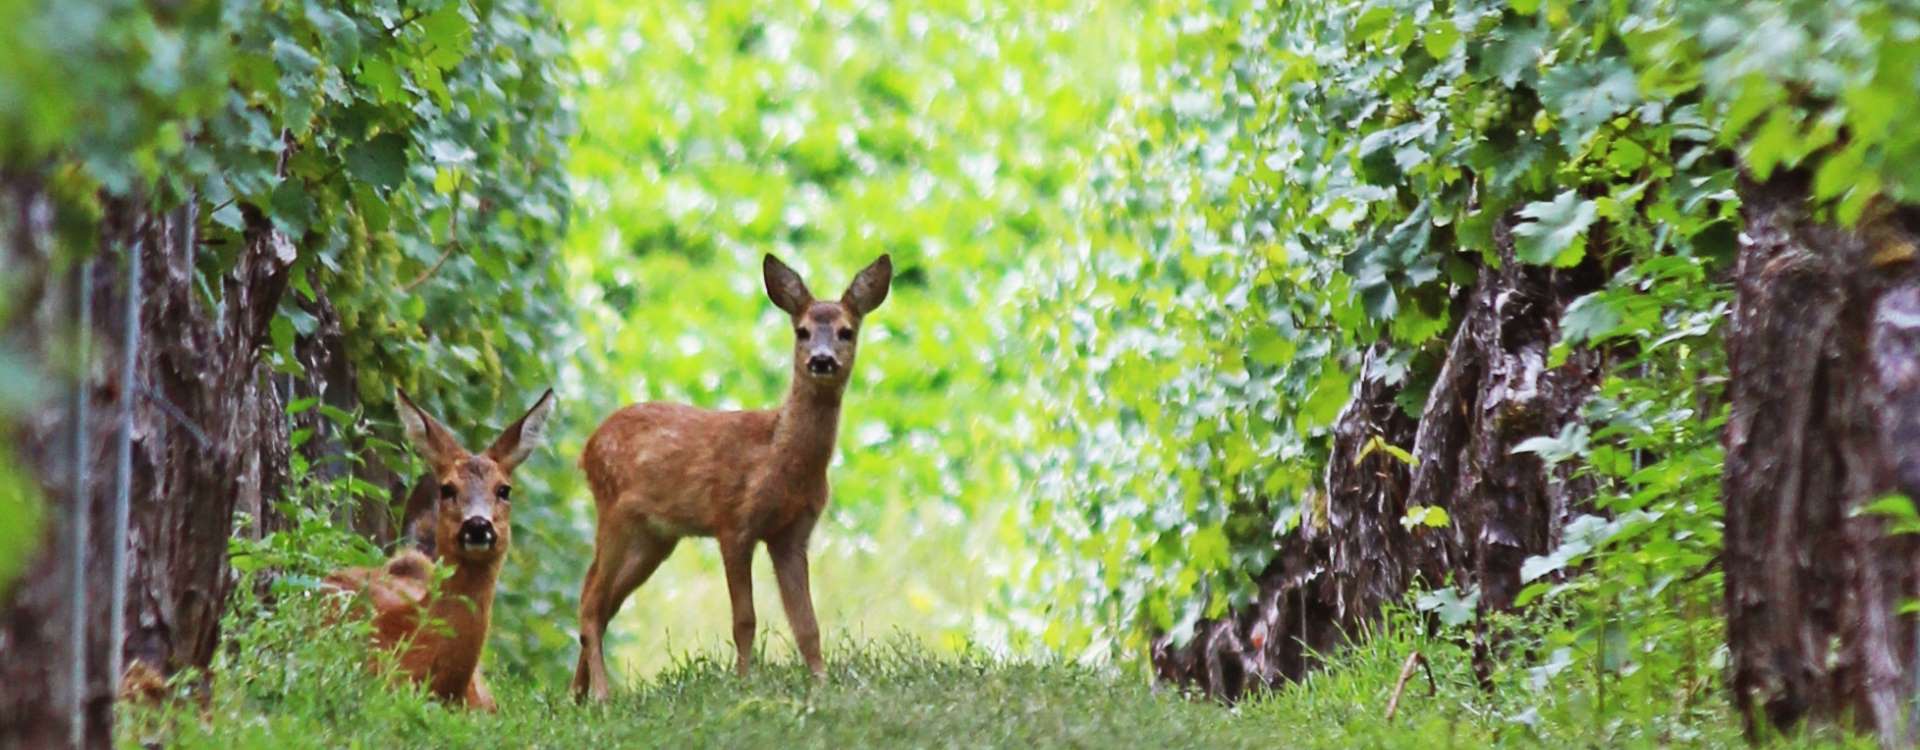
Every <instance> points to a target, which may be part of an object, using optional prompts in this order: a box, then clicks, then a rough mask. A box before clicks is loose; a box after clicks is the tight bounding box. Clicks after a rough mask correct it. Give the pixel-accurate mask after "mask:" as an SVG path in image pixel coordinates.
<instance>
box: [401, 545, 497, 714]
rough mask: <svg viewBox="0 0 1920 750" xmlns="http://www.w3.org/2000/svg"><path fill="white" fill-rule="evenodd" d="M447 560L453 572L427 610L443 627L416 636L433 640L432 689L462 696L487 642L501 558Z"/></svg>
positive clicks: (417, 639)
mask: <svg viewBox="0 0 1920 750" xmlns="http://www.w3.org/2000/svg"><path fill="white" fill-rule="evenodd" d="M446 562H447V563H448V564H450V565H452V566H453V575H451V576H448V577H447V579H446V580H445V581H443V582H441V584H440V590H439V593H438V595H436V596H435V597H434V601H433V606H432V607H431V608H429V609H428V610H427V612H428V616H429V617H430V618H431V619H430V621H431V622H437V623H442V627H444V628H445V629H444V630H440V631H437V635H435V636H428V635H427V633H422V634H420V635H416V636H415V639H416V641H419V640H423V639H424V640H428V641H429V642H431V643H433V649H434V654H433V670H432V674H433V677H432V680H433V682H432V690H433V692H434V693H436V694H439V695H443V696H461V695H465V694H466V691H467V684H468V683H469V682H471V681H472V680H473V671H474V669H476V668H478V667H479V666H480V652H481V650H483V649H484V648H485V647H486V645H487V629H488V625H489V624H490V623H491V621H492V618H493V587H494V583H495V581H497V580H498V579H499V577H500V560H494V561H492V562H487V563H473V562H459V561H452V560H448V561H446ZM432 627H433V626H429V628H432ZM429 632H435V631H432V630H429ZM423 636H426V638H423Z"/></svg>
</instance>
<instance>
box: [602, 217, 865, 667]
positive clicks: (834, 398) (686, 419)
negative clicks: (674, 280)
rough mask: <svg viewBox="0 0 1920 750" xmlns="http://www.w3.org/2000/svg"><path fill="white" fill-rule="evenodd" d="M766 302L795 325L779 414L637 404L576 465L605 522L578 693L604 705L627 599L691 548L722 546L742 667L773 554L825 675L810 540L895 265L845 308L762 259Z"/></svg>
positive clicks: (607, 425) (857, 290)
mask: <svg viewBox="0 0 1920 750" xmlns="http://www.w3.org/2000/svg"><path fill="white" fill-rule="evenodd" d="M761 265H762V268H761V271H762V274H763V275H764V276H765V279H766V285H767V296H768V297H770V298H772V299H773V303H774V304H775V305H778V306H779V307H780V309H781V310H784V311H786V313H787V314H788V315H790V316H792V322H793V336H794V344H793V385H792V387H791V388H790V389H789V390H788V391H787V397H786V401H785V402H783V403H781V405H780V407H779V408H777V409H773V410H771V411H708V410H705V409H696V408H693V407H690V406H682V405H679V404H663V403H646V404H634V405H632V406H628V407H626V408H624V409H621V410H619V411H617V412H614V413H613V416H610V417H607V421H606V422H604V423H602V424H601V425H600V428H599V429H597V430H595V431H594V433H593V437H591V438H588V439H587V446H586V450H585V452H584V453H582V455H581V456H580V466H581V468H583V469H585V470H586V473H587V485H588V486H589V487H590V488H591V489H592V490H593V500H594V506H595V507H596V508H597V510H598V513H599V529H598V533H597V534H596V536H595V537H594V545H593V564H592V565H591V566H590V567H589V568H588V569H587V580H586V584H585V585H584V586H583V587H582V589H581V592H580V663H579V665H578V666H577V667H576V668H575V669H574V673H573V691H574V694H575V695H582V694H591V695H592V696H593V698H595V699H596V700H604V699H605V698H606V697H607V690H608V685H607V668H606V657H605V654H604V653H603V652H602V650H601V637H602V636H603V635H605V633H606V629H607V622H608V621H609V620H612V619H613V615H614V613H615V612H618V611H619V610H620V605H621V603H622V602H624V601H626V598H627V595H628V594H630V593H632V592H633V590H634V589H635V588H638V587H639V586H640V584H642V583H645V582H646V580H647V577H648V576H650V575H652V574H653V571H654V570H655V569H657V568H659V567H660V563H661V562H662V561H664V560H666V559H667V555H669V554H672V552H673V548H674V546H675V545H676V544H678V543H679V541H680V538H681V537H687V536H710V537H713V538H714V539H715V540H716V541H717V542H719V545H720V559H721V562H722V564H723V565H724V566H725V568H726V575H727V593H728V595H729V596H730V597H731V599H732V601H733V646H734V649H735V650H736V661H735V670H736V671H737V672H739V673H740V674H742V675H745V674H746V673H747V663H748V659H749V654H751V653H752V651H753V635H754V615H753V579H752V576H751V572H752V561H753V550H754V547H755V546H756V545H758V544H759V543H760V542H763V541H764V542H766V543H767V552H768V554H770V555H771V556H772V557H773V569H774V574H775V577H776V578H777V579H778V582H779V585H780V601H781V603H782V604H783V605H784V606H785V607H786V610H787V623H788V624H789V625H791V626H792V628H793V638H794V641H795V642H796V643H797V644H798V645H799V647H800V654H801V656H802V657H803V658H805V659H806V662H807V668H808V669H810V670H812V671H813V673H814V675H815V676H819V675H822V674H823V666H822V663H821V661H820V626H819V625H818V623H816V622H815V621H814V617H813V595H812V594H811V593H810V592H809V591H808V589H807V586H808V583H807V537H808V536H809V535H811V534H812V533H813V525H814V522H815V521H817V520H819V518H820V513H821V511H822V510H824V509H825V508H826V505H827V461H828V460H829V459H830V458H832V456H833V441H834V434H835V432H836V431H837V430H838V429H839V425H840V399H841V396H842V395H843V394H844V393H845V392H846V389H847V378H848V376H849V375H850V374H851V373H852V372H853V357H854V350H855V348H856V347H855V340H856V338H857V337H858V336H859V333H860V324H861V321H862V320H864V319H865V318H866V315H867V313H870V312H873V309H874V308H876V307H879V306H880V303H881V302H883V301H885V300H886V298H887V287H888V285H889V283H891V281H892V279H893V261H892V259H891V258H889V257H888V256H885V255H882V256H880V259H879V260H876V261H874V262H873V264H872V265H869V266H867V267H866V268H865V269H863V270H861V271H860V273H859V274H858V275H856V276H855V277H854V279H853V284H852V285H850V286H849V287H848V288H847V291H846V293H845V294H843V295H841V297H840V300H839V301H838V302H833V301H826V300H816V299H814V298H813V294H812V293H810V292H808V291H807V285H806V284H805V283H804V282H802V281H801V280H800V276H799V274H796V273H794V272H793V269H791V268H788V267H787V266H786V264H784V263H781V262H780V261H779V260H778V259H776V258H774V257H773V256H772V255H768V256H766V258H765V260H764V261H763V262H762V264H761Z"/></svg>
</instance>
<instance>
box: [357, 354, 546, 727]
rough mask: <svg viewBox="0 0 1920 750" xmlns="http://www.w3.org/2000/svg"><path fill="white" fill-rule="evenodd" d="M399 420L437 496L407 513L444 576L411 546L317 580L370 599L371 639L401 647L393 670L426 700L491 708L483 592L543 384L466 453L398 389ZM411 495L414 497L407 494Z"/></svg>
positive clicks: (489, 586)
mask: <svg viewBox="0 0 1920 750" xmlns="http://www.w3.org/2000/svg"><path fill="white" fill-rule="evenodd" d="M394 395H395V396H396V399H395V400H396V402H397V403H398V405H399V407H400V422H401V423H402V424H403V425H405V426H406V430H407V438H408V439H409V440H411V441H412V443H413V445H414V447H415V448H416V449H417V450H419V451H420V454H421V456H422V457H424V458H426V459H427V464H428V469H429V471H430V472H431V473H430V476H432V477H433V481H434V482H435V483H436V484H437V485H438V497H439V500H438V501H437V503H435V504H434V506H433V507H432V508H431V509H426V510H427V512H425V513H424V514H423V515H422V516H421V518H419V519H413V525H414V526H415V528H418V529H421V530H423V531H424V530H428V529H430V530H431V533H432V535H433V546H432V548H431V549H432V550H433V554H434V555H436V556H437V557H438V558H439V561H440V564H442V565H447V566H450V567H452V568H453V574H452V575H450V576H448V577H447V578H446V580H444V581H441V583H440V586H439V588H438V589H437V590H431V587H432V586H433V578H434V576H433V566H434V562H433V560H432V559H431V558H429V557H428V556H427V554H426V553H423V552H421V551H420V550H418V549H409V550H406V551H403V552H401V553H399V554H397V555H395V556H394V557H393V559H392V560H390V561H388V562H387V564H386V565H384V566H382V567H379V568H347V569H345V570H340V571H337V572H335V573H333V574H332V575H329V576H327V579H326V581H325V583H324V585H325V587H326V588H328V589H331V590H334V591H341V592H364V593H365V595H366V597H367V599H368V601H369V602H370V603H371V604H372V605H373V635H374V643H375V644H376V645H377V646H379V647H380V648H382V649H396V648H403V649H405V650H404V651H402V652H401V654H400V671H402V672H404V673H405V674H406V675H407V676H408V677H409V678H411V679H413V680H414V681H416V682H425V683H426V684H427V689H428V691H429V692H432V693H433V694H434V696H436V697H438V698H440V699H442V700H448V701H454V700H458V701H463V702H465V704H466V705H467V706H468V707H470V708H478V709H482V710H486V711H492V710H494V703H493V695H492V694H491V693H490V692H489V691H488V690H487V685H486V681H485V680H484V679H482V678H481V676H480V652H481V651H482V650H484V649H485V648H486V645H487V628H488V626H489V624H490V623H491V621H492V618H493V588H494V583H495V582H496V581H498V580H499V578H500V564H501V562H502V561H504V560H505V559H506V556H507V547H508V546H509V545H510V544H511V543H512V542H513V527H512V525H511V524H510V523H509V522H508V516H509V514H510V513H511V512H512V510H513V503H512V501H511V497H512V492H513V483H512V481H511V477H512V476H513V470H514V468H515V467H517V466H519V465H520V462H522V461H525V460H526V458H527V456H529V455H531V454H532V453H533V449H534V448H535V447H537V446H538V445H539V444H540V440H541V438H542V436H543V435H544V434H545V433H546V425H547V417H548V415H550V414H551V413H552V412H553V391H552V390H548V391H547V392H546V393H544V394H542V395H541V396H540V400H539V401H538V402H535V403H534V405H533V408H532V409H530V410H528V411H527V413H526V414H525V415H524V416H521V417H520V419H519V420H518V421H516V422H514V423H513V424H512V425H509V426H508V427H507V429H506V431H505V432H503V433H501V435H500V437H499V439H497V440H494V441H493V445H492V446H491V447H489V448H487V450H486V452H484V453H481V454H479V455H473V454H469V453H467V451H466V450H465V449H463V448H461V447H460V444H459V442H458V441H456V440H455V439H454V437H453V433H451V432H448V431H447V428H446V427H443V426H441V424H440V423H439V422H438V421H436V420H435V419H434V418H433V417H431V416H428V414H427V413H426V412H425V411H422V410H421V409H420V407H418V406H415V405H414V403H413V401H411V400H409V399H408V398H407V394H405V393H404V392H401V391H398V390H396V391H395V392H394ZM416 494H418V493H416Z"/></svg>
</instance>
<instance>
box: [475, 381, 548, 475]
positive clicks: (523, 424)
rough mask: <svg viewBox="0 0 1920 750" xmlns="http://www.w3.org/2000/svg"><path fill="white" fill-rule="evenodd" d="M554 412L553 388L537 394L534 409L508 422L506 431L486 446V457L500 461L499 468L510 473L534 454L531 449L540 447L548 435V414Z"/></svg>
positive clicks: (495, 461) (496, 461) (498, 462)
mask: <svg viewBox="0 0 1920 750" xmlns="http://www.w3.org/2000/svg"><path fill="white" fill-rule="evenodd" d="M552 415H553V389H552V388H548V389H547V392H546V393H542V394H540V400H539V401H535V402H534V404H533V408H531V409H528V410H527V413H526V414H523V415H521V416H520V419H519V420H518V421H515V422H514V423H513V424H510V425H507V429H506V431H505V432H502V433H500V437H499V439H497V440H494V441H493V445H492V446H490V447H488V448H487V458H491V459H493V461H494V463H497V464H500V471H502V472H511V471H513V468H514V467H516V466H519V465H520V462H522V461H525V460H527V456H531V455H533V449H535V448H538V447H540V443H541V441H543V440H545V439H546V436H547V417H549V416H552Z"/></svg>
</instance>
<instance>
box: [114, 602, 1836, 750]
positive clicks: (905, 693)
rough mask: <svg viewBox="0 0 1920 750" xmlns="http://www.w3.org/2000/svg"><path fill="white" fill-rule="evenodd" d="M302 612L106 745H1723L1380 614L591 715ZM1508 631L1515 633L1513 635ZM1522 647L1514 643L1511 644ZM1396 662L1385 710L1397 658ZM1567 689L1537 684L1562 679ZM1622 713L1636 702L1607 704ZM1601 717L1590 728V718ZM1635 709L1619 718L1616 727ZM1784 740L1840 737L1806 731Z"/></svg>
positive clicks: (1694, 715)
mask: <svg viewBox="0 0 1920 750" xmlns="http://www.w3.org/2000/svg"><path fill="white" fill-rule="evenodd" d="M317 611H318V610H317V609H316V608H315V606H314V604H313V602H312V601H311V600H309V599H307V598H305V597H301V596H290V597H287V598H286V599H283V603H282V604H281V605H280V607H279V608H278V609H277V610H273V611H268V610H258V611H254V612H250V613H237V614H236V615H234V617H233V618H231V619H230V622H229V624H230V625H231V626H233V627H232V630H231V631H230V632H232V637H231V639H230V640H229V642H228V645H227V647H226V648H225V649H224V650H223V651H222V653H221V655H220V657H219V659H218V661H217V662H216V669H217V670H218V675H217V679H216V680H215V685H216V686H215V688H214V691H213V694H212V696H211V699H210V701H208V703H207V705H206V706H205V707H204V708H202V707H200V706H198V705H196V704H195V703H193V702H181V703H179V704H178V706H183V707H176V708H162V709H147V710H144V711H137V712H130V713H128V714H126V715H125V718H123V720H122V721H123V724H122V726H121V728H120V739H121V745H122V746H124V747H137V746H154V745H155V744H156V743H158V744H160V745H164V746H167V747H177V748H201V747H206V748H240V747H259V748H300V747H316V748H317V747H328V748H337V747H448V748H464V747H487V748H499V747H514V748H520V747H555V748H558V747H689V746H691V747H727V748H754V747H779V748H783V749H789V748H812V747H822V748H828V747H830V748H851V747H1144V748H1156V747H1295V748H1323V747H1324V748H1353V747H1421V748H1432V749H1434V750H1438V749H1439V748H1448V747H1458V748H1478V747H1731V746H1739V745H1741V744H1743V743H1742V740H1741V738H1740V736H1739V732H1738V728H1737V722H1736V721H1734V717H1733V716H1731V715H1730V714H1728V713H1727V712H1726V709H1725V708H1724V706H1725V704H1726V702H1725V701H1724V700H1722V699H1721V697H1720V696H1718V695H1700V696H1694V697H1695V698H1696V700H1693V701H1691V702H1690V704H1689V705H1679V704H1675V703H1673V702H1672V701H1673V700H1674V696H1673V695H1670V694H1663V695H1640V696H1635V695H1614V696H1607V697H1606V698H1605V700H1610V701H1613V705H1611V706H1608V707H1607V708H1605V709H1603V710H1600V711H1598V712H1596V711H1595V706H1596V699H1598V698H1599V696H1596V695H1594V694H1593V693H1592V692H1591V691H1589V690H1586V689H1584V688H1575V689H1573V690H1567V691H1563V692H1556V693H1552V694H1542V693H1539V692H1535V691H1534V690H1532V689H1530V688H1529V687H1528V685H1529V683H1530V682H1531V681H1532V675H1531V674H1530V670H1529V669H1527V668H1524V667H1521V666H1516V667H1514V668H1513V669H1511V670H1495V672H1494V676H1493V682H1494V687H1493V688H1492V689H1491V690H1482V689H1481V688H1480V687H1478V686H1477V684H1476V680H1475V677H1474V674H1473V671H1472V668H1471V659H1470V657H1469V653H1470V650H1469V648H1468V647H1467V646H1466V645H1465V644H1464V643H1461V642H1459V641H1458V640H1456V639H1450V638H1434V637H1428V636H1423V635H1420V634H1419V627H1418V625H1417V622H1418V621H1417V619H1416V618H1413V617H1411V616H1395V617H1394V618H1392V619H1391V620H1390V621H1389V623H1388V624H1387V625H1385V626H1382V627H1380V628H1377V629H1376V632H1374V633H1372V634H1370V635H1369V636H1367V637H1365V638H1363V639H1361V642H1360V644H1359V645H1358V646H1357V647H1355V648H1353V649H1349V650H1347V651H1345V652H1343V653H1342V654H1340V655H1338V656H1335V657H1332V661H1331V663H1330V664H1329V666H1328V668H1327V669H1325V670H1322V671H1320V672H1317V673H1316V674H1315V675H1314V676H1313V677H1312V678H1310V679H1308V680H1307V681H1305V682H1303V683H1300V684H1297V685H1294V686H1291V687H1289V688H1287V689H1284V690H1280V691H1276V692H1273V693H1270V694H1268V695H1265V696H1263V697H1260V698H1256V699H1254V700H1250V701H1246V702H1243V703H1241V704H1239V705H1238V706H1234V707H1226V706H1221V705H1219V704H1215V703H1211V702H1207V701H1201V700H1193V699H1189V698H1186V697H1183V696H1181V695H1178V694H1175V693H1173V692H1171V691H1169V690H1165V689H1160V690H1156V689H1154V688H1153V687H1151V686H1149V685H1147V684H1146V683H1144V682H1142V681H1141V680H1139V679H1137V678H1134V677H1127V676H1122V675H1121V674H1120V673H1117V672H1112V671H1102V670H1098V669H1093V668H1089V667H1085V666H1079V665H1074V664H1069V663H1064V662H1057V661H1016V660H1006V659H1003V658H999V657H995V656H992V655H989V654H987V653H985V652H983V651H981V650H978V649H970V650H961V651H959V652H958V653H948V652H942V651H937V650H934V649H930V648H928V647H926V646H923V645H922V644H921V643H920V642H918V641H916V640H914V639H911V638H906V637H898V638H893V639H882V640H876V641H865V642H859V641H854V640H852V639H847V638H841V639H839V640H837V641H836V642H833V643H830V644H829V651H828V662H829V674H828V677H827V679H826V680H825V682H824V683H817V684H816V683H815V682H814V681H813V680H811V679H810V678H809V677H808V676H807V674H806V673H805V671H804V670H803V669H801V668H800V667H799V666H797V665H796V664H794V663H793V662H791V661H788V660H783V659H775V660H774V661H772V662H771V663H767V664H763V665H762V666H761V668H759V669H757V670H756V671H755V672H754V673H753V675H752V676H750V677H748V678H747V679H744V680H742V679H738V678H736V677H734V676H733V674H732V670H731V658H730V656H729V655H728V654H727V653H726V652H724V651H707V652H694V653H687V654H682V655H680V656H678V657H677V658H676V660H675V662H674V663H673V664H672V665H671V666H669V667H668V668H666V669H664V670H662V671H660V672H658V673H656V674H655V675H654V676H653V677H652V678H651V679H644V680H636V679H634V678H631V677H625V676H622V677H619V678H617V684H618V685H619V689H618V690H617V691H616V693H615V697H614V699H613V700H612V701H611V702H609V703H607V704H605V705H579V704H576V703H575V702H574V701H573V700H572V699H571V698H570V697H569V695H568V694H567V686H566V685H564V684H557V683H555V684H544V683H543V684H532V683H528V682H524V681H520V680H517V679H510V678H501V679H500V681H498V682H496V683H495V684H494V691H495V695H496V697H497V698H498V700H499V703H500V706H501V710H500V712H499V713H497V714H493V715H484V714H477V713H470V712H466V711H463V710H458V709H448V708H445V707H443V706H441V705H440V704H438V703H436V702H434V701H432V700H430V699H428V698H426V697H425V696H424V695H423V694H422V693H420V692H419V691H418V690H417V689H415V688H413V687H411V686H408V685H405V684H400V683H396V682H394V681H389V680H386V679H382V678H380V677H378V676H376V675H375V674H374V673H373V672H372V671H371V670H368V669H366V668H365V666H364V665H365V664H366V658H365V657H366V652H365V650H364V647H363V646H362V643H363V642H364V641H363V640H362V639H363V638H364V637H365V629H364V626H357V627H356V626H335V627H321V626H318V625H317V623H318V622H319V620H318V619H317V616H316V613H317ZM1522 627H1523V628H1524V627H1525V626H1524V625H1523V626H1522ZM1522 640H1524V639H1522ZM1416 651H1417V652H1419V653H1420V654H1422V655H1423V656H1425V657H1426V659H1427V660H1428V663H1429V664H1430V666H1431V669H1432V676H1433V679H1432V683H1431V686H1430V685H1429V683H1428V681H1427V678H1426V675H1425V674H1424V673H1421V672H1419V671H1416V673H1415V675H1414V677H1413V679H1412V680H1410V681H1409V682H1408V683H1407V685H1406V688H1405V690H1404V691H1403V694H1402V695H1401V698H1400V702H1399V708H1398V710H1397V711H1396V712H1395V715H1394V716H1393V717H1392V718H1391V719H1389V718H1387V717H1386V707H1387V705H1388V703H1389V700H1390V696H1391V695H1392V693H1393V691H1394V686H1395V683H1396V682H1397V679H1398V677H1399V675H1400V672H1401V667H1402V665H1403V664H1404V663H1405V661H1406V658H1407V656H1408V655H1409V654H1411V653H1414V652H1416ZM1570 683H1571V684H1576V685H1577V681H1564V680H1562V681H1553V682H1552V683H1551V684H1553V685H1555V686H1556V689H1558V687H1559V686H1564V685H1567V684H1570ZM1623 702H1625V703H1626V704H1632V703H1636V702H1637V703H1638V704H1639V705H1626V704H1623ZM1596 716H1602V717H1605V720H1604V722H1603V723H1596V722H1595V721H1594V717H1596ZM1626 716H1640V717H1653V718H1651V719H1648V720H1646V721H1644V722H1642V723H1639V724H1632V723H1627V722H1623V721H1622V719H1621V718H1620V717H1626ZM1779 745H1780V746H1791V747H1831V746H1840V745H1837V744H1834V743H1831V742H1827V741H1823V740H1818V739H1800V740H1795V741H1792V742H1783V743H1779Z"/></svg>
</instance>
